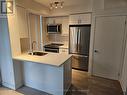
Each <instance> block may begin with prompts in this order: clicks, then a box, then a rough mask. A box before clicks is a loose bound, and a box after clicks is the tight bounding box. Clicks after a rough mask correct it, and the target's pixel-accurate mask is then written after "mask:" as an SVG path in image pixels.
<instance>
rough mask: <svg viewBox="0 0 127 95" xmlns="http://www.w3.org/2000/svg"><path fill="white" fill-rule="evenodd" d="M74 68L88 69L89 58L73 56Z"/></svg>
mask: <svg viewBox="0 0 127 95" xmlns="http://www.w3.org/2000/svg"><path fill="white" fill-rule="evenodd" d="M72 68H73V69H77V70H82V71H88V58H87V57H85V56H78V55H73V56H72Z"/></svg>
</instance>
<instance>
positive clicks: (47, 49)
mask: <svg viewBox="0 0 127 95" xmlns="http://www.w3.org/2000/svg"><path fill="white" fill-rule="evenodd" d="M44 49H45V51H46V52H54V53H59V48H44Z"/></svg>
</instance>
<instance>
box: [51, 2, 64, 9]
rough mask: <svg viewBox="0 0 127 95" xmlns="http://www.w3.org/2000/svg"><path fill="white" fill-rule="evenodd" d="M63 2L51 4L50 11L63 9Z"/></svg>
mask: <svg viewBox="0 0 127 95" xmlns="http://www.w3.org/2000/svg"><path fill="white" fill-rule="evenodd" d="M63 3H64V2H63V1H62V2H53V3H50V9H51V10H52V9H54V8H55V9H57V8H63Z"/></svg>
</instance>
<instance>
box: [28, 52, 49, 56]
mask: <svg viewBox="0 0 127 95" xmlns="http://www.w3.org/2000/svg"><path fill="white" fill-rule="evenodd" d="M28 54H29V55H37V56H44V55H46V54H48V53H44V52H32V53H28Z"/></svg>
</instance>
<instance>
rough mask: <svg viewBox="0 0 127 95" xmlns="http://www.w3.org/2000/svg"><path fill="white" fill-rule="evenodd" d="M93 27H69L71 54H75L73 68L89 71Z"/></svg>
mask: <svg viewBox="0 0 127 95" xmlns="http://www.w3.org/2000/svg"><path fill="white" fill-rule="evenodd" d="M90 30H91V25H70V26H69V53H70V54H73V57H72V68H74V69H78V70H83V71H88V59H89V44H90Z"/></svg>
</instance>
